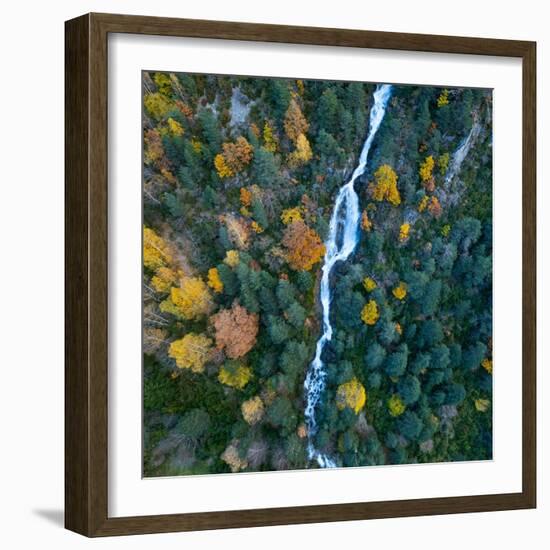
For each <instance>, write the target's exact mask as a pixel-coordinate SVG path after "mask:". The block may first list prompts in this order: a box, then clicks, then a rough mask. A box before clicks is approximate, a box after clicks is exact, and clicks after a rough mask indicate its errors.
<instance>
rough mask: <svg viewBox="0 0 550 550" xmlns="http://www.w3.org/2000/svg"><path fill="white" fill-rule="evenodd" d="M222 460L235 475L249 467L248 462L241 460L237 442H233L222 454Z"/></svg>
mask: <svg viewBox="0 0 550 550" xmlns="http://www.w3.org/2000/svg"><path fill="white" fill-rule="evenodd" d="M220 458H221V459H222V460H223V461H224V462H225V463H226V464H227V465H228V466H229V468H230V469H231V471H232V472H233V473H235V472H238V471H239V470H244V469H245V468H246V467H247V466H248V462H247V461H246V460H245V459H244V458H241V457H240V455H239V449H238V446H237V442H236V441H233V442H232V443H231V444H230V445H229V446H228V447H227V448H226V449H225V451H224V452H223V453H222V454H221V456H220Z"/></svg>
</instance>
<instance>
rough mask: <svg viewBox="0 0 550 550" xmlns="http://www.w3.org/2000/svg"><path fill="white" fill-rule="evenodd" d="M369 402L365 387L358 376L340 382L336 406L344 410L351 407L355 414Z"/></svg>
mask: <svg viewBox="0 0 550 550" xmlns="http://www.w3.org/2000/svg"><path fill="white" fill-rule="evenodd" d="M366 402H367V393H366V392H365V388H364V386H363V384H361V382H359V380H357V378H352V379H351V380H350V381H349V382H345V383H344V384H340V386H338V390H337V391H336V406H337V407H338V408H339V409H340V410H342V409H345V408H346V407H349V408H350V409H351V410H352V411H353V412H354V413H355V414H358V413H359V412H360V411H361V409H362V408H363V407H364V406H365V403H366Z"/></svg>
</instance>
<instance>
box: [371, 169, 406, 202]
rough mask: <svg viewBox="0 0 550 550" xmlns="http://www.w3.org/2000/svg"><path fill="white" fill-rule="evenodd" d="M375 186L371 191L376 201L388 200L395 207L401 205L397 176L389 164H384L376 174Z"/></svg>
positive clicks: (372, 186) (373, 185)
mask: <svg viewBox="0 0 550 550" xmlns="http://www.w3.org/2000/svg"><path fill="white" fill-rule="evenodd" d="M374 180H375V181H374V184H371V186H370V190H371V194H372V198H373V199H374V200H376V201H379V202H380V201H383V200H387V201H388V202H389V203H390V204H391V205H393V206H399V205H400V204H401V196H400V195H399V190H398V189H397V174H396V173H395V171H394V170H393V168H392V167H391V166H390V165H389V164H383V165H382V166H380V167H379V168H378V169H377V170H376V172H375V173H374Z"/></svg>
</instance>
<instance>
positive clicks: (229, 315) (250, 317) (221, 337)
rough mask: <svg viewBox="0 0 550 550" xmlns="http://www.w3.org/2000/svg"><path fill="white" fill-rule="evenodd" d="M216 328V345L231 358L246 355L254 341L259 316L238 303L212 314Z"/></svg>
mask: <svg viewBox="0 0 550 550" xmlns="http://www.w3.org/2000/svg"><path fill="white" fill-rule="evenodd" d="M211 321H212V324H213V326H214V328H215V330H216V346H217V347H218V349H223V350H225V354H226V355H227V356H228V357H231V358H232V359H236V358H237V357H242V356H243V355H246V354H247V353H248V352H249V351H250V350H251V349H252V348H253V347H254V344H255V343H256V336H257V334H258V322H259V318H258V315H257V314H256V313H249V312H248V311H247V310H246V309H245V308H244V307H242V306H240V305H239V304H238V303H236V302H235V303H234V304H233V305H232V306H231V309H222V310H220V311H219V312H218V313H216V314H215V315H213V316H212V318H211Z"/></svg>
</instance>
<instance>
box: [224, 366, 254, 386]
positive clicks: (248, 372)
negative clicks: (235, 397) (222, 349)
mask: <svg viewBox="0 0 550 550" xmlns="http://www.w3.org/2000/svg"><path fill="white" fill-rule="evenodd" d="M251 378H252V369H251V368H250V367H247V366H246V365H243V364H242V363H240V362H239V361H227V362H226V363H225V364H224V365H223V367H222V368H221V369H220V372H219V374H218V380H219V381H220V382H221V383H222V384H225V385H226V386H231V387H232V388H237V389H239V390H242V389H243V388H244V387H245V386H246V385H247V384H248V382H249V381H250V379H251Z"/></svg>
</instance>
